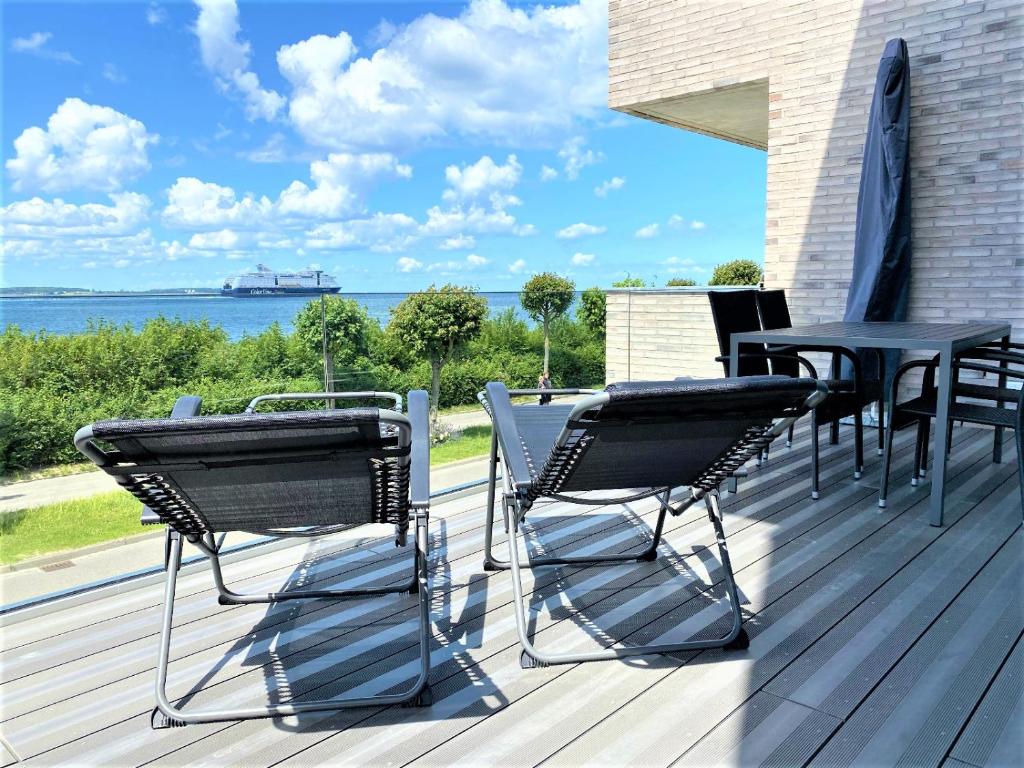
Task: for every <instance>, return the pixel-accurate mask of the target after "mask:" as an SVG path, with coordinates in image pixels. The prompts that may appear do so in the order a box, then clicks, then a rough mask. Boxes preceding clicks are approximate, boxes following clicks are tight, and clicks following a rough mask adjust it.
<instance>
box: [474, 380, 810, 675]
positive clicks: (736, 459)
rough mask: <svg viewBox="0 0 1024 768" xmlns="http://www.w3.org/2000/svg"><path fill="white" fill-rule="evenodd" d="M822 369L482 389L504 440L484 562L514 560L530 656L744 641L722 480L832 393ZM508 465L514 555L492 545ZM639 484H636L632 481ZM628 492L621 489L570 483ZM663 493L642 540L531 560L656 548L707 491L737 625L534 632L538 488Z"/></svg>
mask: <svg viewBox="0 0 1024 768" xmlns="http://www.w3.org/2000/svg"><path fill="white" fill-rule="evenodd" d="M826 394H827V389H826V387H825V385H824V384H819V383H818V382H817V381H815V380H814V379H807V378H787V377H781V376H747V377H742V378H735V379H710V380H704V381H700V380H691V381H668V382H638V383H627V384H612V385H611V386H609V387H608V388H607V389H605V390H604V391H603V392H597V393H594V394H591V395H588V396H586V397H584V398H583V399H582V400H580V401H579V402H578V403H576V404H575V405H573V406H557V407H556V406H550V405H549V406H535V405H512V401H511V398H510V396H509V395H510V393H509V391H508V390H507V389H506V388H505V385H504V384H501V383H498V382H491V383H490V384H488V385H487V388H486V390H485V391H484V392H481V393H480V395H479V398H480V400H481V403H483V405H484V407H485V408H486V410H487V412H488V413H489V414H490V416H491V420H492V422H493V425H494V440H493V441H492V446H491V464H490V474H489V478H488V483H489V485H488V499H489V501H490V503H489V504H488V507H487V520H486V526H487V527H486V530H485V539H486V540H485V558H486V560H485V568H487V569H489V570H494V569H509V570H510V571H511V575H512V585H513V592H514V595H515V600H514V605H515V612H516V625H517V628H518V631H519V639H520V642H521V643H522V645H523V649H524V650H523V654H522V657H521V663H522V665H523V666H524V667H534V666H544V665H547V664H568V663H575V662H581V661H594V660H598V659H613V658H621V657H624V656H636V655H641V654H652V653H670V652H675V651H682V650H689V649H694V648H718V647H731V648H745V647H747V644H748V642H749V640H748V638H747V635H746V632H745V630H744V629H743V626H742V622H743V615H742V613H741V611H740V605H739V599H738V597H737V591H736V583H735V580H734V577H733V572H732V565H731V563H730V561H729V552H728V548H727V547H726V542H725V532H724V530H723V528H722V513H721V510H720V509H719V505H718V487H719V485H720V484H721V483H722V482H723V481H724V480H726V479H727V478H729V477H730V476H731V475H732V474H733V473H734V472H735V471H736V470H738V469H739V468H740V467H742V466H743V464H744V463H746V462H747V460H749V459H750V458H752V457H754V456H756V455H757V453H758V452H759V451H761V450H762V449H763V448H764V447H765V446H766V445H767V444H768V443H770V442H771V441H772V440H774V439H775V438H776V437H778V436H779V435H781V434H783V433H784V432H786V430H788V429H789V427H790V425H791V424H792V423H793V422H794V421H795V420H796V419H798V418H799V417H800V416H802V415H804V414H805V413H807V412H808V411H809V410H810V409H813V408H814V406H815V405H817V404H818V403H819V402H821V400H823V399H824V398H825V396H826ZM499 456H500V461H501V464H502V500H501V502H502V511H503V515H504V521H505V527H506V529H507V530H508V534H509V537H508V539H509V559H508V560H507V561H502V560H498V559H497V558H495V557H494V555H493V553H492V551H491V530H492V528H493V525H494V503H493V501H494V497H495V495H496V486H497V477H496V475H497V465H498V461H499ZM683 486H688V487H689V489H690V495H689V498H687V499H686V500H685V501H683V502H682V503H680V504H678V505H676V506H673V505H672V504H671V503H670V493H671V491H672V489H673V488H679V487H683ZM623 489H628V490H623ZM613 490H614V491H619V492H620V494H623V495H616V496H614V497H605V498H600V499H598V498H594V497H580V496H569V495H567V494H570V493H577V492H588V491H613ZM651 496H653V497H656V498H657V500H658V503H659V505H660V511H659V513H658V520H657V523H656V524H655V526H654V528H653V530H652V531H651V542H650V545H649V546H647V547H645V548H644V549H642V550H639V551H633V552H628V553H622V554H612V555H595V556H588V557H544V558H528V562H527V564H526V565H525V567H529V568H537V567H540V566H547V565H590V564H595V563H614V562H624V561H631V560H638V561H644V560H654V559H656V557H657V548H658V543H659V541H660V539H661V533H662V529H663V527H664V523H665V516H666V514H668V513H671V514H673V515H678V514H681V513H682V512H683V511H684V510H685V509H687V508H688V507H690V506H691V505H692V504H694V503H696V502H698V501H703V502H704V504H705V506H706V508H707V513H708V518H709V519H710V521H711V524H712V525H713V526H714V529H715V537H716V540H717V542H718V551H719V557H720V561H721V564H722V568H723V572H724V574H725V584H726V596H727V598H728V600H729V604H730V608H731V611H732V619H733V622H732V627H731V629H730V630H729V632H728V633H727V634H726V635H725V636H723V637H720V638H716V639H711V640H688V641H685V642H678V643H669V644H660V645H646V646H637V647H629V648H608V649H604V650H600V651H591V652H587V653H548V652H545V651H541V650H539V649H538V648H536V647H535V646H534V645H533V643H532V642H531V640H530V638H529V636H528V631H527V623H526V614H525V609H524V605H523V587H522V580H521V576H520V571H521V568H522V567H524V566H521V565H520V560H519V528H520V526H521V524H522V522H523V520H524V518H525V516H526V513H527V512H528V511H529V510H530V508H531V506H532V505H533V503H534V502H535V501H536V500H537V499H539V498H542V497H544V498H550V499H556V500H559V501H563V502H569V503H572V504H591V505H605V504H624V503H629V502H632V501H636V500H639V499H643V498H647V497H651Z"/></svg>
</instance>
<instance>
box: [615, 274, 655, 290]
mask: <svg viewBox="0 0 1024 768" xmlns="http://www.w3.org/2000/svg"><path fill="white" fill-rule="evenodd" d="M646 287H647V284H646V283H644V281H643V278H640V277H630V276H629V275H626V276H625V277H624V278H622V279H621V280H616V281H615V282H614V283H612V288H646Z"/></svg>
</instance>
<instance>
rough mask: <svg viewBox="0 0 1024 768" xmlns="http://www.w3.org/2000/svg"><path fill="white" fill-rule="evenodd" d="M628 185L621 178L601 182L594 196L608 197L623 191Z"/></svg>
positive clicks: (595, 188)
mask: <svg viewBox="0 0 1024 768" xmlns="http://www.w3.org/2000/svg"><path fill="white" fill-rule="evenodd" d="M625 185H626V180H625V179H624V178H622V177H621V176H613V177H612V178H610V179H608V180H607V181H603V182H601V183H600V184H599V185H598V186H596V187H594V194H595V195H597V196H598V197H608V193H609V192H613V191H614V190H616V189H622V188H623V187H624V186H625Z"/></svg>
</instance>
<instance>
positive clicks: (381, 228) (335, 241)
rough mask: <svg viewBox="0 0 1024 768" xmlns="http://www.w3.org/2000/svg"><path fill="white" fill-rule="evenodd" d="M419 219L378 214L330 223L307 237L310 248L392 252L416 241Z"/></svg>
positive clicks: (401, 214)
mask: <svg viewBox="0 0 1024 768" xmlns="http://www.w3.org/2000/svg"><path fill="white" fill-rule="evenodd" d="M416 229H417V224H416V220H415V219H414V218H412V216H407V215H406V214H404V213H375V214H373V216H370V217H368V218H364V219H352V220H350V221H339V222H330V223H327V224H320V225H318V226H316V227H315V228H313V230H311V231H310V232H309V233H308V234H307V237H306V247H307V248H317V249H339V250H341V249H347V248H369V249H370V250H371V251H377V252H381V253H392V252H394V251H400V250H402V249H403V248H407V247H408V246H409V245H411V244H412V243H413V242H415V240H416Z"/></svg>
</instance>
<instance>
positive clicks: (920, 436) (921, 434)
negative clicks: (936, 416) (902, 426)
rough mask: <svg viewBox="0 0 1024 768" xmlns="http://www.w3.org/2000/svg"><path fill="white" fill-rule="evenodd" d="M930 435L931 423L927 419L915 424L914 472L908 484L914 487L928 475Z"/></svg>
mask: <svg viewBox="0 0 1024 768" xmlns="http://www.w3.org/2000/svg"><path fill="white" fill-rule="evenodd" d="M930 433H931V421H930V420H929V419H927V418H925V419H919V420H918V422H917V443H916V444H915V446H914V472H913V474H912V475H911V477H910V484H911V485H913V486H916V485H917V484H918V483H920V482H921V480H922V478H924V477H925V476H926V475H927V474H928V439H929V436H930Z"/></svg>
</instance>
